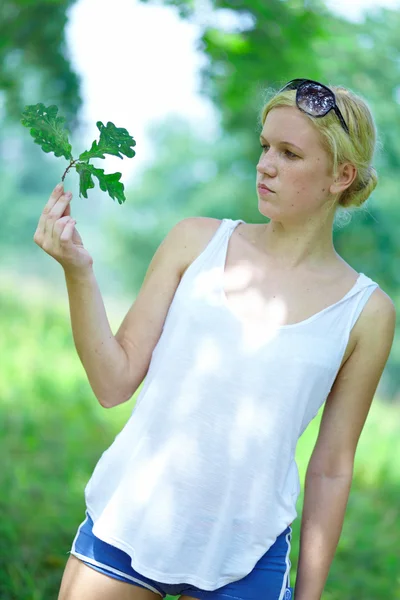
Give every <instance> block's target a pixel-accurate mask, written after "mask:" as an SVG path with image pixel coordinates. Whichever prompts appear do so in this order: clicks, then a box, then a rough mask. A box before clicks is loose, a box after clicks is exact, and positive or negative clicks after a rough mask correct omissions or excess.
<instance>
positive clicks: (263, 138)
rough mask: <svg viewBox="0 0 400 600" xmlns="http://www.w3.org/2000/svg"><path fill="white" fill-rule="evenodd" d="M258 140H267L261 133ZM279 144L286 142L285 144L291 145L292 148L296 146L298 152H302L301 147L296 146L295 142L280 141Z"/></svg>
mask: <svg viewBox="0 0 400 600" xmlns="http://www.w3.org/2000/svg"><path fill="white" fill-rule="evenodd" d="M260 140H263V141H264V142H266V141H267V140H266V139H265V137H264V136H263V135H260ZM281 144H286V145H287V146H293V148H297V150H299V151H300V152H303V150H302V148H300V147H299V146H296V144H293V143H292V142H281Z"/></svg>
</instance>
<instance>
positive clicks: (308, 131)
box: [257, 106, 355, 222]
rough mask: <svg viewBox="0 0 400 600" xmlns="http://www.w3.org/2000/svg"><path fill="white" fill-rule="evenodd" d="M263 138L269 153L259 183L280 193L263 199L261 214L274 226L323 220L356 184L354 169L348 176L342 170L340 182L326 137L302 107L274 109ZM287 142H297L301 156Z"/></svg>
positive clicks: (263, 159)
mask: <svg viewBox="0 0 400 600" xmlns="http://www.w3.org/2000/svg"><path fill="white" fill-rule="evenodd" d="M262 136H263V137H264V138H265V140H266V141H265V142H262V143H263V144H265V148H264V149H263V150H262V152H261V156H260V159H259V162H258V164H257V180H258V182H262V183H265V184H266V185H268V186H269V187H270V188H271V189H272V190H273V191H274V192H275V193H274V194H270V195H269V196H267V197H260V196H259V211H260V213H261V214H262V215H264V216H266V217H267V218H269V219H272V220H277V221H281V220H282V219H283V220H285V221H288V222H289V221H292V220H294V221H299V219H300V220H303V219H304V220H307V218H308V217H310V215H312V217H313V218H316V219H318V218H323V217H324V215H325V214H326V213H327V212H328V211H331V207H332V200H335V197H338V194H340V193H341V192H342V191H343V189H345V188H346V187H348V185H350V184H349V183H348V181H350V180H353V179H354V177H355V174H354V176H353V177H352V175H353V171H354V168H353V167H352V166H351V169H348V168H347V169H346V170H345V171H343V170H342V166H341V168H340V177H339V178H337V179H336V180H335V178H334V176H333V173H331V159H330V156H329V155H328V153H327V152H326V150H325V149H324V148H323V146H322V144H321V141H320V134H319V133H318V131H317V130H316V129H315V127H314V126H313V124H312V122H311V121H310V119H309V118H308V117H307V115H304V114H303V113H302V112H301V111H300V110H299V109H298V108H296V107H290V106H284V107H277V108H274V109H272V110H271V111H270V112H269V113H268V115H267V118H266V120H265V123H264V126H263V130H262ZM283 141H289V142H292V144H295V145H296V146H298V147H299V148H300V149H301V150H298V149H297V148H296V147H295V146H292V145H287V144H283V143H282V142H283ZM293 155H295V156H293ZM336 182H338V183H336ZM346 183H347V185H345V184H346ZM343 185H345V187H344V188H343ZM341 186H342V187H341Z"/></svg>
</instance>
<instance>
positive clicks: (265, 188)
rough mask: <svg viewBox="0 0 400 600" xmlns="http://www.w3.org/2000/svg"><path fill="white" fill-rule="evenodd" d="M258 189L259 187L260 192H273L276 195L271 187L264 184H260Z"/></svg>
mask: <svg viewBox="0 0 400 600" xmlns="http://www.w3.org/2000/svg"><path fill="white" fill-rule="evenodd" d="M257 187H258V189H259V190H266V191H268V192H271V193H272V194H274V193H275V192H274V190H271V189H270V188H269V187H267V186H266V185H264V184H263V183H259V184H258V186H257Z"/></svg>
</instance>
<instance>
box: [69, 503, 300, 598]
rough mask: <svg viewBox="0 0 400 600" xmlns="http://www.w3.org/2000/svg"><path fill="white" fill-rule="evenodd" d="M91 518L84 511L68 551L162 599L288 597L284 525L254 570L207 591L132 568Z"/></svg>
mask: <svg viewBox="0 0 400 600" xmlns="http://www.w3.org/2000/svg"><path fill="white" fill-rule="evenodd" d="M92 527H93V521H92V519H91V518H90V516H89V514H88V512H87V511H86V519H85V520H84V521H83V523H81V525H80V526H79V528H78V532H77V534H76V536H75V539H74V541H73V543H72V549H71V551H70V553H71V554H73V555H74V556H76V557H77V558H79V559H80V560H82V561H83V562H84V563H85V564H87V565H88V566H89V567H92V568H93V569H96V570H97V571H100V573H103V574H105V575H108V576H109V577H113V578H114V579H119V580H120V581H125V582H126V583H130V584H132V585H137V586H139V587H142V588H145V589H148V590H151V591H152V592H155V593H156V594H159V595H160V596H161V597H162V598H165V596H166V595H167V594H169V595H171V596H178V595H180V594H186V595H188V596H192V597H193V598H198V599H199V600H260V598H263V600H291V599H292V598H293V588H291V587H290V567H291V562H290V558H289V555H290V542H291V538H292V529H291V527H290V526H289V527H287V528H286V529H285V531H283V532H282V533H281V534H280V535H279V536H278V537H277V539H276V541H275V543H274V544H273V545H272V546H271V547H270V548H269V550H268V551H267V552H266V553H265V554H264V555H263V556H262V557H261V558H260V560H259V561H258V562H257V563H256V565H255V567H254V569H253V570H252V571H251V572H250V573H249V574H248V575H246V576H245V577H243V578H242V579H239V580H238V581H233V582H232V583H229V584H227V585H224V586H222V587H220V588H218V589H216V590H213V591H208V590H201V589H200V588H198V587H196V586H194V585H191V584H188V583H161V582H159V581H154V580H153V579H149V578H148V577H145V576H144V575H141V574H140V573H138V572H137V571H135V570H134V569H133V568H132V566H131V558H130V556H129V555H128V554H126V553H125V552H123V551H122V550H120V549H119V548H115V547H114V546H111V545H110V544H107V543H106V542H103V541H102V540H100V539H99V538H97V537H96V536H95V535H94V534H93V532H92Z"/></svg>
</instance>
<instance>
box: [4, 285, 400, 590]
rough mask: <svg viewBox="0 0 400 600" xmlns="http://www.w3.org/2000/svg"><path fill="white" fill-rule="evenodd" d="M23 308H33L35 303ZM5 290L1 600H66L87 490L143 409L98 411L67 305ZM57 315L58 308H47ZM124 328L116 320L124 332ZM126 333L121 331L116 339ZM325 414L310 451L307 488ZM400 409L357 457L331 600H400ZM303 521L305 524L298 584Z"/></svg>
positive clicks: (377, 425) (377, 427)
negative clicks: (67, 570)
mask: <svg viewBox="0 0 400 600" xmlns="http://www.w3.org/2000/svg"><path fill="white" fill-rule="evenodd" d="M23 297H25V298H26V299H25V300H23ZM48 299H49V294H48V292H44V293H39V292H38V293H37V294H35V293H33V292H32V293H28V294H24V295H23V294H21V290H20V289H19V288H17V287H15V286H14V285H11V286H10V285H9V284H7V283H4V281H0V328H1V332H2V335H1V336H0V356H1V363H0V439H1V447H0V450H1V453H2V456H3V457H5V459H4V458H3V464H2V469H1V470H0V492H1V494H0V510H1V513H0V514H1V516H2V518H1V520H0V598H1V599H2V600H48V599H50V598H56V597H57V592H58V589H59V585H60V580H61V577H62V573H63V569H64V566H65V563H66V560H67V558H68V555H67V552H68V550H69V549H70V547H71V544H72V540H73V538H74V536H75V533H76V530H77V527H78V525H79V523H80V522H81V521H82V520H83V518H84V510H85V506H84V498H83V490H84V486H85V485H86V482H87V480H88V479H89V477H90V475H91V472H92V470H93V468H94V466H95V464H96V462H97V460H98V459H99V457H100V455H101V453H102V452H103V451H104V449H105V448H107V447H108V446H109V444H110V443H111V442H112V440H113V439H114V437H115V435H116V434H117V433H118V431H119V430H120V429H121V428H122V426H123V425H124V423H125V422H126V421H127V419H128V418H129V415H130V413H131V410H132V407H133V403H134V400H131V401H130V402H128V403H126V404H125V405H122V406H119V407H116V408H114V409H112V410H104V409H103V408H101V406H99V404H98V403H97V401H96V399H95V397H94V395H93V393H92V391H91V389H90V386H89V384H88V382H87V379H86V376H85V373H84V370H83V368H82V366H81V364H80V361H79V358H78V356H77V354H76V351H75V348H74V345H73V341H72V334H71V329H70V324H69V313H68V306H67V300H66V295H65V296H64V297H62V299H61V300H57V299H56V298H53V297H51V307H49V306H48ZM46 304H47V307H46ZM121 318H122V315H121V313H119V314H118V311H117V312H115V313H114V316H113V317H111V318H110V320H111V324H112V326H113V327H114V325H116V324H117V323H119V322H120V320H121ZM114 330H115V329H114ZM319 420H320V414H319V415H318V416H317V417H316V418H315V419H314V421H313V422H312V423H311V424H310V426H309V428H308V429H307V431H306V432H305V434H304V435H303V437H302V438H301V439H300V441H299V445H298V452H297V462H298V465H299V471H300V477H301V480H302V481H303V479H304V474H305V469H306V466H307V462H308V459H309V456H310V454H311V451H312V448H313V445H314V443H315V439H316V435H317V432H318V424H319ZM399 422H400V407H399V406H394V405H385V404H383V403H381V402H380V401H379V400H378V399H375V400H374V403H373V406H372V409H371V412H370V415H369V417H368V420H367V423H366V426H365V428H364V431H363V433H362V436H361V439H360V442H359V447H358V451H357V456H356V465H355V474H354V481H353V486H352V490H351V494H350V499H349V504H348V509H347V512H346V519H345V524H344V527H343V532H342V536H341V539H340V542H339V546H338V550H337V553H336V556H335V559H334V562H333V564H332V568H331V571H330V575H329V579H328V582H327V586H326V591H325V592H324V595H323V600H344V599H345V600H353V599H354V600H356V599H357V600H359V599H362V600H381V599H384V598H390V599H391V600H396V599H398V600H400V559H399V556H400V554H399V539H400V536H399V533H400V525H399V523H400V519H399V516H400V515H399V490H400V463H399V462H398V460H397V458H396V457H398V456H399V453H400V436H399V435H398V429H399ZM302 502H303V496H302V495H301V496H300V498H299V503H298V511H299V518H298V519H297V520H296V521H295V523H294V524H293V544H292V554H291V560H292V585H293V584H294V580H295V572H296V565H297V557H298V540H299V532H300V517H301V506H302Z"/></svg>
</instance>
